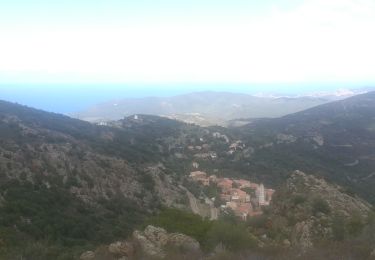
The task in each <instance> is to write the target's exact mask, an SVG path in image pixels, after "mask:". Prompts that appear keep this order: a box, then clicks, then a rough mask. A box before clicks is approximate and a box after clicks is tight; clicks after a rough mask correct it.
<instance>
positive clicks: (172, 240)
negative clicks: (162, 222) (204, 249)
mask: <svg viewBox="0 0 375 260" xmlns="http://www.w3.org/2000/svg"><path fill="white" fill-rule="evenodd" d="M168 244H169V245H171V246H175V247H179V248H181V249H183V250H186V251H198V250H199V248H200V246H199V242H198V241H197V240H195V239H194V238H192V237H189V236H187V235H184V234H179V233H172V234H170V235H169V236H168Z"/></svg>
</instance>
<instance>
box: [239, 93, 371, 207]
mask: <svg viewBox="0 0 375 260" xmlns="http://www.w3.org/2000/svg"><path fill="white" fill-rule="evenodd" d="M239 131H240V132H241V134H242V135H243V136H242V138H243V139H245V140H246V141H247V143H248V144H249V145H251V146H253V147H254V150H255V152H254V156H253V158H252V160H251V161H249V162H253V163H254V164H255V165H254V168H256V167H257V166H258V169H259V167H260V164H262V165H263V167H265V168H266V169H268V170H269V171H274V170H275V169H288V170H294V169H296V168H298V169H301V170H303V171H313V172H315V173H316V174H318V175H320V176H325V177H327V178H328V179H330V180H332V181H335V182H337V183H340V184H342V185H344V186H345V187H348V188H349V190H348V192H349V191H350V190H351V191H356V192H359V193H360V194H361V195H362V196H363V197H364V198H366V199H368V200H371V201H372V202H374V201H375V193H374V190H373V188H372V187H373V186H374V185H375V170H374V169H375V92H370V93H367V94H363V95H358V96H355V97H351V98H348V99H345V100H342V101H337V102H332V103H329V104H325V105H321V106H318V107H315V108H311V109H308V110H305V111H302V112H299V113H295V114H292V115H288V116H285V117H282V118H277V119H271V120H267V119H263V120H255V121H253V122H252V123H251V124H248V125H246V126H244V127H242V128H240V129H239Z"/></svg>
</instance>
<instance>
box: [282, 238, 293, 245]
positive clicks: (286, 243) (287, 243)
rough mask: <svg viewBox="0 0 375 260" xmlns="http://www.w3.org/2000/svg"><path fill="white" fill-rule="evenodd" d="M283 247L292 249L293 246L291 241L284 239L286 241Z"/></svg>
mask: <svg viewBox="0 0 375 260" xmlns="http://www.w3.org/2000/svg"><path fill="white" fill-rule="evenodd" d="M283 246H284V247H290V246H291V243H290V241H289V240H288V239H284V240H283Z"/></svg>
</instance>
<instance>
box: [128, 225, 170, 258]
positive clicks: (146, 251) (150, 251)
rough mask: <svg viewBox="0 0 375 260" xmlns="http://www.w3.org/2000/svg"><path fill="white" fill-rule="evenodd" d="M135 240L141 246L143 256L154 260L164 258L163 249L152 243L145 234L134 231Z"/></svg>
mask: <svg viewBox="0 0 375 260" xmlns="http://www.w3.org/2000/svg"><path fill="white" fill-rule="evenodd" d="M133 239H134V241H135V242H136V243H137V244H138V245H139V247H140V249H141V251H142V254H143V255H145V256H148V257H154V258H164V257H165V253H164V252H163V249H162V248H161V247H159V246H157V245H156V244H154V243H153V242H151V241H150V240H149V239H148V238H147V237H146V236H145V235H144V233H143V232H140V231H134V232H133Z"/></svg>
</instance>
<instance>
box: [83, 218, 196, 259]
mask: <svg viewBox="0 0 375 260" xmlns="http://www.w3.org/2000/svg"><path fill="white" fill-rule="evenodd" d="M171 248H174V249H178V250H179V251H180V252H181V253H182V255H183V254H184V252H185V253H189V254H191V253H199V252H200V245H199V242H198V241H197V240H195V239H194V238H191V237H189V236H187V235H184V234H180V233H168V232H167V231H166V230H165V229H163V228H160V227H154V226H151V225H149V226H147V227H146V228H145V230H144V231H139V230H136V231H134V232H133V235H132V237H131V238H130V239H129V240H127V241H117V242H114V243H112V244H110V245H109V246H107V247H99V248H98V249H97V250H96V251H95V252H93V251H87V252H84V253H83V254H82V255H81V257H80V260H99V259H106V260H120V259H121V260H123V259H126V260H132V259H163V258H165V257H166V256H167V255H168V252H167V249H171Z"/></svg>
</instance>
